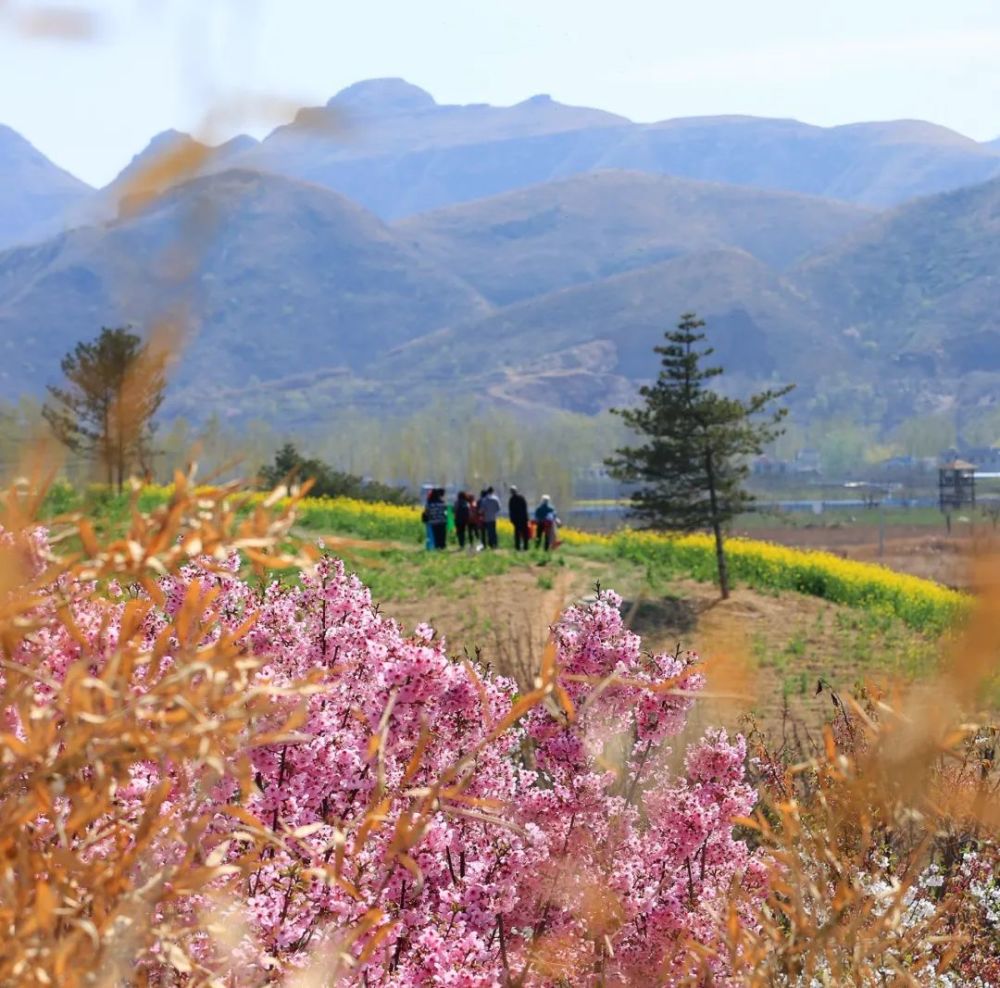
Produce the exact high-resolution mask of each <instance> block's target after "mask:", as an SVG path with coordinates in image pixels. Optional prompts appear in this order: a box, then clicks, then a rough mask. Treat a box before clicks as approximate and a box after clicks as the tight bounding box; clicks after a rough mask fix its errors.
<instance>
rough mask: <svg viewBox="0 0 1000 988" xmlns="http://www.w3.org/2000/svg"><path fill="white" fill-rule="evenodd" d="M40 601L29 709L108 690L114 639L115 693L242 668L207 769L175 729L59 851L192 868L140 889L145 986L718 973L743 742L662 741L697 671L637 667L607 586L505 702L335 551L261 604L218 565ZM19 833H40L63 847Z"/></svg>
mask: <svg viewBox="0 0 1000 988" xmlns="http://www.w3.org/2000/svg"><path fill="white" fill-rule="evenodd" d="M48 594H49V597H48V599H45V598H44V596H43V598H42V599H41V601H40V602H39V603H37V605H36V606H35V610H34V612H33V621H34V622H35V628H34V630H33V632H32V634H31V635H30V636H28V637H26V638H25V639H24V641H23V642H22V643H21V645H20V647H19V650H18V652H17V655H16V661H17V663H18V664H19V665H21V666H24V667H30V668H34V669H37V670H38V673H39V683H40V685H38V687H37V691H36V700H37V702H39V703H41V704H43V705H45V704H50V705H56V704H58V703H59V702H60V699H59V698H60V697H61V696H62V695H63V693H62V692H60V689H59V687H60V685H61V684H63V683H65V682H66V680H67V677H70V676H76V675H77V673H76V672H75V671H74V670H78V669H81V668H83V667H85V668H86V669H87V670H89V673H90V675H91V677H94V676H98V675H104V674H106V672H107V670H108V669H109V667H110V665H113V664H114V663H118V662H120V661H121V657H120V656H121V647H122V642H123V641H124V640H125V639H127V640H128V641H129V642H131V643H132V647H134V649H135V651H136V652H137V653H141V654H142V655H143V656H144V660H143V661H137V662H134V663H133V664H132V665H130V666H129V667H128V670H127V682H128V684H129V687H128V688H129V691H130V692H131V693H132V695H133V697H134V698H135V700H136V701H137V702H140V703H141V701H142V699H143V698H146V697H152V696H154V695H155V694H156V693H157V691H158V690H160V689H161V688H162V687H163V684H165V683H169V682H171V681H172V677H176V676H177V675H178V672H179V666H178V665H175V663H179V661H180V660H179V659H178V658H177V656H178V655H179V654H180V653H181V652H182V651H185V650H186V651H187V652H189V653H190V654H191V655H193V656H194V657H195V658H197V656H199V655H203V656H205V657H206V659H205V661H204V664H203V668H201V669H200V670H199V669H198V668H197V667H195V668H194V672H193V674H192V677H193V678H191V679H190V682H191V683H192V684H195V685H196V686H197V687H198V688H199V689H201V688H209V687H211V686H212V684H213V683H214V682H215V681H216V679H218V678H219V677H218V676H217V675H216V673H215V672H214V671H213V666H212V663H211V661H210V660H209V659H208V657H210V656H211V655H213V654H216V653H218V652H219V651H220V650H228V652H227V654H229V653H231V654H232V655H233V656H235V657H236V661H235V667H236V668H239V669H244V670H246V672H245V677H246V678H245V679H244V680H243V685H242V686H241V687H240V689H242V690H244V691H245V696H246V697H247V700H246V710H245V714H246V716H245V718H244V720H243V721H242V723H241V722H239V721H238V720H236V719H234V720H233V721H232V722H231V723H229V722H226V724H225V725H222V726H225V727H226V729H227V733H226V734H225V736H226V737H227V738H229V739H230V740H229V741H228V742H227V744H229V748H228V749H227V750H228V755H227V756H226V759H225V761H224V762H223V763H221V764H220V763H218V762H217V760H216V761H213V760H212V759H203V760H199V759H198V758H195V757H194V756H193V755H189V754H188V753H187V749H186V748H185V747H184V745H186V744H193V745H194V747H192V748H191V749H190V751H192V752H195V751H197V750H199V749H198V748H197V737H194V736H186V737H185V738H183V739H179V740H178V744H177V748H176V752H177V755H176V757H170V758H159V759H157V760H150V759H141V758H140V759H138V760H137V761H135V762H134V763H133V764H130V765H129V766H128V779H127V782H126V783H124V784H121V785H118V786H116V787H113V792H112V794H111V797H110V802H108V803H107V805H106V806H104V807H103V810H102V813H101V815H100V816H99V817H97V816H95V817H94V823H93V827H94V828H95V829H100V828H101V827H104V828H105V829H106V831H107V834H108V837H107V839H105V840H96V839H95V840H91V842H90V845H89V846H88V847H87V849H86V851H85V852H81V853H85V855H86V856H88V860H90V859H94V858H100V857H101V856H102V855H116V854H122V853H128V843H129V841H130V840H135V839H136V835H137V834H139V833H140V831H141V833H142V835H143V839H144V841H145V843H144V845H143V850H144V854H145V855H147V857H146V859H145V862H144V861H140V860H136V861H135V862H134V865H133V866H134V868H135V869H137V870H141V869H142V868H143V867H144V866H146V862H148V861H156V862H158V863H161V864H162V863H164V862H166V863H168V864H171V865H177V864H178V863H180V862H183V861H185V860H188V859H190V858H191V857H192V856H194V857H195V858H196V859H197V862H196V863H200V864H202V865H203V866H204V867H203V868H202V870H201V871H200V872H198V874H201V876H202V884H201V886H200V887H198V888H194V887H178V888H171V886H170V883H166V884H165V885H164V887H165V888H167V889H168V891H169V892H170V894H169V895H164V896H162V897H161V899H160V900H159V901H158V904H157V906H156V909H155V910H154V913H153V916H152V920H151V927H152V928H153V929H154V931H155V929H156V924H157V923H159V924H160V926H161V927H162V928H166V920H167V918H170V919H171V922H172V924H173V925H172V926H171V929H173V930H175V932H174V933H172V934H171V937H172V939H171V941H170V943H165V942H162V938H161V941H159V942H158V941H157V939H156V936H155V935H154V936H153V938H152V941H151V943H150V946H149V949H148V951H147V952H145V953H142V952H139V953H137V954H136V958H137V961H138V965H139V969H141V970H143V971H145V972H146V973H145V974H144V977H145V978H148V979H151V980H152V981H153V982H155V983H163V984H167V983H176V980H175V979H176V978H177V977H178V976H181V977H182V978H184V977H187V976H188V975H190V973H191V971H192V970H193V969H194V968H197V967H198V966H200V967H201V969H202V970H204V971H209V970H212V969H215V970H219V971H221V972H223V973H224V974H225V977H227V978H228V981H229V983H231V984H234V985H237V984H238V985H244V984H258V983H263V982H265V981H273V980H275V979H280V978H281V977H282V976H283V973H288V972H291V971H294V970H296V969H298V968H299V967H302V966H305V965H308V964H310V963H314V962H315V961H316V959H317V958H320V959H321V960H322V963H323V964H324V965H325V966H324V967H323V970H324V971H325V972H326V977H327V980H328V983H333V982H334V980H335V979H336V978H340V979H342V980H345V981H348V982H351V983H363V984H367V985H372V986H374V985H435V984H440V985H467V986H472V985H504V984H518V985H550V984H551V985H556V984H574V985H576V984H580V985H586V984H594V985H598V984H600V985H644V984H649V985H661V984H665V983H681V982H682V981H683V980H684V979H685V978H686V977H688V976H690V977H692V978H700V979H702V980H704V979H705V978H708V977H711V978H712V979H714V982H713V983H717V984H719V983H726V982H727V981H728V980H729V979H730V978H731V977H732V976H733V974H734V972H733V970H732V959H731V957H730V955H729V952H728V948H727V946H726V944H727V939H726V933H725V931H726V927H727V923H728V922H729V921H730V919H731V918H733V917H731V907H730V904H729V903H730V898H731V897H733V898H734V901H738V902H739V903H740V909H741V910H742V912H741V915H740V916H739V917H738V918H739V919H740V920H741V921H742V922H743V923H744V924H752V923H753V909H754V905H755V903H758V902H759V901H760V899H761V898H762V896H763V894H764V892H765V887H764V886H765V880H764V867H763V865H762V863H761V862H760V861H759V860H758V859H757V858H756V857H755V856H754V855H753V854H751V853H750V851H749V850H748V848H747V847H746V845H745V844H744V843H742V842H741V841H739V840H737V839H735V837H734V834H733V826H734V823H733V821H734V818H736V817H741V816H746V815H747V814H749V813H750V812H751V810H752V808H753V806H754V803H755V794H754V792H753V790H752V789H751V788H750V787H749V786H747V785H746V784H745V782H744V779H743V767H744V761H745V746H744V742H743V740H742V739H741V738H736V739H733V740H730V739H729V738H728V737H727V736H726V734H725V732H715V733H711V734H709V735H708V736H707V737H705V738H704V739H702V740H701V741H698V742H696V743H693V744H689V745H687V746H686V748H685V750H684V751H678V752H676V753H675V752H672V751H671V748H670V746H669V742H670V740H671V739H676V738H678V736H679V735H680V734H681V732H682V731H683V729H684V727H685V722H686V715H687V712H688V710H689V708H690V705H691V703H692V694H693V693H695V692H696V691H697V690H698V689H699V688H700V687H701V685H702V678H701V676H700V674H699V673H698V671H697V668H696V666H695V665H694V664H693V662H694V657H693V656H692V655H690V654H678V655H659V656H651V655H646V654H643V653H642V651H641V649H640V642H639V639H638V638H637V637H636V636H635V635H633V634H631V633H630V632H628V631H627V630H625V629H624V628H623V626H622V621H621V617H620V614H619V611H618V604H619V600H618V598H616V597H615V595H614V594H611V593H607V592H604V593H601V594H599V595H598V597H597V599H596V600H595V601H594V602H593V603H591V604H589V605H588V606H581V607H571V608H570V609H569V610H567V611H566V613H565V614H564V615H563V616H562V618H561V620H560V621H559V622H558V624H557V626H556V628H555V629H554V646H553V648H552V650H551V652H550V653H549V654H548V655H547V656H546V660H545V667H544V668H543V670H542V673H541V675H542V688H541V689H539V690H538V691H537V692H536V693H534V694H532V695H530V696H527V697H519V696H518V695H517V693H516V687H515V685H514V683H513V682H511V681H509V680H505V679H503V678H501V677H496V676H493V675H490V674H489V673H488V672H486V671H484V670H483V669H481V668H477V667H475V666H473V665H472V664H470V663H461V664H460V663H457V662H455V661H453V660H452V659H450V658H449V656H448V654H447V651H446V649H445V645H444V643H442V642H440V641H436V640H435V639H434V636H433V633H432V632H431V630H430V629H429V628H426V627H421V628H418V629H417V632H416V633H415V635H413V636H407V635H405V634H404V633H403V632H402V630H401V629H400V628H399V627H398V625H396V624H395V623H394V622H392V621H389V620H386V619H384V618H382V617H381V616H380V615H379V614H378V612H377V609H376V608H375V607H374V606H373V604H372V601H371V598H370V595H369V593H368V591H367V590H366V589H365V588H364V587H363V586H362V585H361V584H360V583H359V582H358V580H357V579H356V578H354V577H350V576H348V575H346V574H345V571H344V568H343V565H342V564H341V563H340V562H339V561H336V560H332V559H325V560H322V561H321V562H320V563H319V564H318V565H317V566H316V567H315V569H314V570H313V571H312V572H310V573H308V574H307V575H304V576H303V578H302V581H301V585H299V586H296V587H292V588H288V587H282V586H280V585H279V584H277V583H274V584H271V585H270V586H269V587H268V588H267V589H266V590H264V591H262V592H261V591H257V590H256V589H254V588H252V587H251V586H249V585H248V584H247V583H246V582H244V581H243V580H242V579H241V578H240V577H239V575H238V573H237V568H236V560H235V557H234V558H233V559H232V560H231V561H230V563H229V564H228V565H227V566H224V567H219V566H218V565H217V564H216V565H213V566H209V565H208V564H191V565H187V566H185V567H183V568H182V569H181V570H180V571H179V572H178V573H177V574H176V575H173V576H165V577H163V578H162V579H161V581H160V584H159V590H158V592H157V594H156V595H155V596H157V598H159V599H157V600H156V601H153V600H151V599H149V596H148V594H147V593H146V592H145V591H142V590H139V589H137V588H133V589H132V590H131V591H129V592H123V591H121V590H119V589H118V588H117V587H116V586H114V585H112V586H111V588H110V599H109V597H108V596H107V595H105V594H103V593H95V592H94V587H93V586H90V585H87V584H85V583H80V582H77V583H74V584H73V585H71V586H69V585H65V584H56V585H54V586H53V587H50V588H49V590H48ZM160 594H162V597H160ZM67 599H69V600H70V601H71V604H70V612H71V615H72V620H68V619H67V611H66V609H65V602H66V600H67ZM192 610H194V611H195V612H197V613H198V615H199V616H198V620H197V621H192V620H191V619H190V617H189V615H190V613H191V612H192ZM124 625H128V629H127V633H123V632H122V628H123V626H124ZM241 655H242V656H245V659H244V660H240V659H239V656H241ZM220 682H221V680H220ZM227 682H228V686H227V687H226V689H227V690H228V691H229V692H227V693H226V696H227V697H228V702H229V703H230V704H231V705H232V704H234V703H238V702H239V696H240V694H239V692H234V691H233V689H232V687H233V682H234V681H233V680H232V679H231V678H230V679H229V680H227ZM304 684H305V688H304ZM3 685H4V686H6V683H4V684H3ZM303 692H304V693H305V694H306V700H305V702H304V706H303V705H302V695H303ZM262 698H266V702H264V700H263V699H262ZM182 706H183V704H182ZM227 709H229V708H227ZM195 713H197V710H195ZM25 714H26V710H25V708H24V707H23V705H22V706H21V707H20V708H17V707H13V706H8V707H7V709H6V717H7V722H8V723H7V726H6V728H5V729H6V730H8V731H10V732H11V733H12V734H14V735H20V736H22V737H27V736H28V735H29V734H30V731H31V727H30V724H29V722H28V721H27V720H26V719H25ZM185 716H187V714H185ZM290 722H291V723H293V724H294V732H292V733H289V730H288V725H289V723H290ZM54 723H57V722H55V721H54ZM64 723H65V722H64ZM219 728H220V724H219V722H218V721H216V720H212V722H211V723H209V724H204V725H202V726H201V727H196V728H191V729H190V730H204V731H205V732H206V735H207V734H208V733H210V732H212V731H215V730H218V729H219ZM26 732H27V733H26ZM80 771H81V772H83V773H84V774H85V773H86V771H87V770H86V769H81V770H80ZM151 800H154V801H155V805H156V807H157V814H158V816H159V818H160V819H161V820H164V821H172V822H173V823H174V824H176V825H175V826H171V827H164V829H163V832H162V837H161V838H159V839H157V838H156V837H155V834H154V837H149V836H148V834H146V830H147V829H148V828H147V827H146V825H145V824H144V825H143V826H141V827H140V826H139V824H138V821H140V820H145V819H147V816H144V815H143V814H144V813H146V812H147V811H148V809H149V806H150V805H151ZM60 812H61V811H60V808H59V807H55V808H54V810H53V814H52V818H53V819H55V818H57V817H59V815H60ZM130 821H131V824H130ZM189 821H199V824H198V829H197V831H196V832H195V831H192V830H191V829H190V827H188V829H187V830H185V826H186V825H187V823H188V822H189ZM50 822H51V821H50ZM34 826H35V828H36V829H35V831H34V834H35V839H36V840H38V841H43V842H44V841H46V840H52V841H58V840H59V839H62V838H60V837H59V835H58V833H57V832H56V830H53V829H52V828H51V826H49V824H48V823H46V822H45V821H43V820H37V821H35V825H34ZM130 826H132V830H131V831H130V829H129V827H130ZM130 833H131V835H132V836H131V837H129V834H130ZM184 834H186V835H187V836H186V838H185V839H179V836H178V835H184ZM261 834H264V835H265V836H264V838H262V837H261ZM192 844H196V845H197V846H191V845H192ZM737 893H738V894H737ZM178 923H179V924H180V926H182V927H183V926H186V928H187V931H188V935H187V937H186V938H179V937H178V935H177V934H176V929H177V927H178ZM220 925H221V926H228V927H229V928H230V932H233V931H235V935H234V936H231V937H230V938H229V939H228V941H227V938H226V937H224V936H222V937H220V936H219V935H217V934H215V933H212V932H211V931H212V929H213V928H218V927H219V926H220ZM171 970H172V973H170V974H168V973H167V972H168V971H171ZM338 972H339V973H338Z"/></svg>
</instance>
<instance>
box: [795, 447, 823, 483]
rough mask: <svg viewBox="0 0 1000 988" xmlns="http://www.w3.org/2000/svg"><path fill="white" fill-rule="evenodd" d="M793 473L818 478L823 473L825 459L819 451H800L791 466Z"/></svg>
mask: <svg viewBox="0 0 1000 988" xmlns="http://www.w3.org/2000/svg"><path fill="white" fill-rule="evenodd" d="M790 472H791V473H800V474H807V475H811V476H814V477H818V476H819V475H820V474H821V473H822V472H823V459H822V457H821V456H820V455H819V450H818V449H800V450H799V451H798V452H797V453H796V454H795V459H793V460H792V462H791V464H790Z"/></svg>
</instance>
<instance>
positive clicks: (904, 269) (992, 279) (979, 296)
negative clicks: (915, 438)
mask: <svg viewBox="0 0 1000 988" xmlns="http://www.w3.org/2000/svg"><path fill="white" fill-rule="evenodd" d="M998 269H1000V180H996V181H991V182H987V183H985V184H983V185H978V186H975V187H972V188H968V189H961V190H959V191H957V192H949V193H946V194H943V195H939V196H932V197H930V198H927V199H922V200H918V201H917V202H914V203H911V204H909V205H907V206H903V207H900V208H899V209H897V210H894V211H893V212H891V213H888V214H886V215H884V216H881V217H878V218H877V219H875V220H873V221H872V222H871V223H869V224H868V225H867V226H866V227H864V228H862V229H861V230H860V231H858V232H857V233H855V234H854V235H852V236H850V237H848V238H847V240H846V241H845V242H844V243H843V244H840V245H837V246H836V247H834V248H831V249H829V250H827V251H825V252H823V253H821V254H820V255H819V256H817V257H815V258H812V259H810V260H809V261H807V262H806V263H804V264H803V265H802V266H801V268H800V269H799V271H798V272H796V274H795V275H794V280H795V282H796V284H797V285H798V286H799V288H800V289H801V290H802V291H804V292H808V293H809V294H811V295H812V296H813V297H815V298H816V300H817V302H818V303H819V304H820V305H822V306H823V307H824V310H825V311H826V312H827V313H828V314H829V316H828V317H829V318H830V319H831V321H832V322H833V323H834V324H835V325H836V326H837V327H838V328H839V329H841V330H846V331H848V333H849V334H850V336H852V337H854V339H855V340H856V341H857V343H859V344H860V345H866V344H867V345H868V348H869V350H870V351H873V352H874V354H875V355H876V359H880V361H881V362H883V363H884V364H885V365H891V363H892V362H896V363H897V364H898V365H899V366H900V368H901V373H905V374H909V375H912V374H920V373H921V372H922V373H923V374H925V375H927V376H928V377H938V376H942V375H944V376H949V377H953V376H957V375H961V374H967V373H971V372H976V371H979V372H992V373H997V372H1000V310H998V308H997V304H996V298H997V295H996V272H997V270H998Z"/></svg>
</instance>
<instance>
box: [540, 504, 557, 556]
mask: <svg viewBox="0 0 1000 988" xmlns="http://www.w3.org/2000/svg"><path fill="white" fill-rule="evenodd" d="M555 530H556V508H555V505H554V504H553V503H552V498H550V497H549V496H548V494H543V495H542V501H541V503H540V504H539V505H538V507H537V508H535V548H536V549H538V548H539V547H540V546H541V544H542V540H543V539H544V540H545V551H546V552H548V551H549V549H551V548H552V543H553V542H554V541H555Z"/></svg>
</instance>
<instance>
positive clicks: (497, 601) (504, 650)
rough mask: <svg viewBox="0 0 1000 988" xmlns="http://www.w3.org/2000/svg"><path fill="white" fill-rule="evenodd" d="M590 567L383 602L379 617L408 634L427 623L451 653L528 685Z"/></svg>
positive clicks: (514, 573)
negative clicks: (461, 591)
mask: <svg viewBox="0 0 1000 988" xmlns="http://www.w3.org/2000/svg"><path fill="white" fill-rule="evenodd" d="M593 579H594V576H593V574H592V573H591V571H590V569H589V568H580V569H577V568H565V569H558V570H555V569H553V568H547V569H546V570H545V571H544V572H543V573H542V574H540V573H539V571H538V570H537V569H534V568H531V569H515V570H511V571H509V572H507V573H504V574H503V575H502V576H496V577H492V578H490V579H488V580H484V581H482V582H481V583H479V584H477V585H476V587H475V590H473V591H472V592H470V593H466V594H464V595H448V594H442V595H440V596H437V597H431V598H425V599H421V600H407V601H388V602H386V603H384V604H383V606H382V613H383V614H386V615H387V616H389V617H392V618H395V619H396V620H397V621H399V622H400V624H402V626H403V628H404V629H406V630H409V629H411V628H413V627H414V626H415V625H416V624H418V623H419V622H421V621H426V622H427V623H428V624H429V625H430V626H431V627H432V628H435V629H436V630H437V631H438V632H439V634H441V635H442V637H444V638H445V639H446V640H447V642H448V647H449V650H450V651H452V652H453V653H455V654H462V653H463V652H466V651H467V652H468V653H469V654H470V655H471V654H474V653H475V651H476V649H477V648H478V649H479V651H480V657H481V659H482V661H483V662H484V663H487V664H488V665H490V666H491V667H492V668H493V669H495V670H497V671H498V672H500V673H502V674H504V675H509V676H513V677H514V678H515V679H517V680H518V682H520V683H522V684H524V685H529V684H530V683H531V682H532V681H533V680H534V675H535V670H536V669H537V666H538V657H539V656H540V655H541V652H542V649H543V648H544V647H545V643H546V642H547V641H548V638H549V627H550V626H551V624H552V623H553V622H554V621H555V620H556V618H557V617H558V616H559V614H560V613H561V612H562V610H563V609H564V608H565V607H566V606H567V605H568V604H570V603H572V602H573V601H574V600H577V599H579V598H580V597H581V596H583V595H584V594H585V593H586V592H587V591H588V590H589V589H590V586H591V584H592V583H593Z"/></svg>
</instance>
